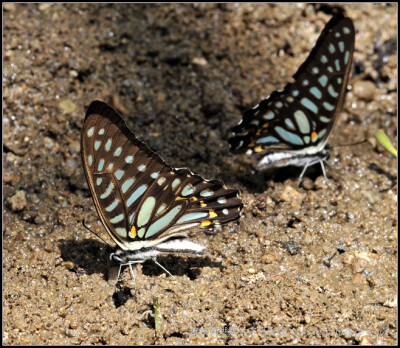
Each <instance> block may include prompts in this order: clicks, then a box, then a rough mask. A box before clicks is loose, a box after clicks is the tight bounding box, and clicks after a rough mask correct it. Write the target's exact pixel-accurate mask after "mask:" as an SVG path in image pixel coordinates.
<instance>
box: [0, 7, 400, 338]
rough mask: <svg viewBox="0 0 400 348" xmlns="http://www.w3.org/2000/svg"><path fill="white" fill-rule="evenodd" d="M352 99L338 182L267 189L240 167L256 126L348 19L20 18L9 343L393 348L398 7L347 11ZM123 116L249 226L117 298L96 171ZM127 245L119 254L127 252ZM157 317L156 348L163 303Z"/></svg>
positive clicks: (149, 12) (293, 13) (13, 61)
mask: <svg viewBox="0 0 400 348" xmlns="http://www.w3.org/2000/svg"><path fill="white" fill-rule="evenodd" d="M342 6H344V8H345V9H346V13H347V15H348V16H350V17H351V18H352V19H353V20H354V24H355V28H356V48H355V62H356V63H355V64H354V69H353V71H352V74H353V75H352V78H353V79H352V81H351V82H350V84H351V86H352V90H351V91H350V92H349V93H348V94H347V98H346V101H345V104H344V107H343V111H342V113H341V115H340V120H339V122H338V123H337V126H336V128H335V129H334V131H333V135H332V137H331V139H330V141H329V142H330V144H331V145H334V144H348V143H353V142H356V141H359V140H363V139H365V138H369V139H370V141H369V142H368V143H365V144H363V145H358V146H350V147H338V148H335V149H333V152H332V156H331V159H330V161H331V163H332V164H333V167H332V168H329V167H328V168H327V173H328V178H329V181H328V183H327V182H325V180H324V178H323V177H322V175H321V170H320V168H319V167H318V166H315V168H312V169H310V170H309V171H307V174H306V176H305V178H304V180H303V183H302V184H301V186H300V187H297V179H298V176H299V174H300V171H301V169H294V170H292V169H283V170H279V171H278V172H274V173H268V174H260V173H255V172H254V171H253V170H252V164H253V163H254V162H253V159H252V158H248V157H246V156H245V155H243V156H238V155H233V154H231V153H230V152H229V147H228V143H227V138H228V137H229V135H230V133H229V129H230V127H232V126H234V125H236V124H237V123H238V122H239V120H240V119H241V114H242V112H243V111H244V110H245V109H247V108H250V107H252V106H254V105H255V104H257V103H258V102H259V101H260V100H261V98H263V97H266V96H267V95H269V94H270V93H271V92H272V91H274V90H276V89H281V88H283V87H284V85H285V83H287V82H289V81H290V79H291V76H292V75H293V74H294V73H295V72H296V70H297V68H298V67H299V66H300V64H301V63H302V62H303V61H304V59H305V58H306V57H307V55H308V53H309V52H310V50H311V48H312V47H313V45H314V43H315V42H316V40H317V38H318V36H319V34H320V32H321V30H322V29H323V27H324V25H325V23H326V22H327V21H328V20H329V19H330V18H331V14H327V13H326V12H329V11H331V10H332V8H326V7H324V6H322V7H315V6H312V5H304V4H280V5H272V4H256V5H254V4H223V5H216V4H201V5H199V4H184V5H180V4H161V5H158V4H148V5H144V4H139V5H138V4H117V5H110V4H91V5H87V4H67V5H65V4H54V5H50V4H29V5H20V4H5V5H4V7H3V11H4V12H3V15H4V18H3V19H4V24H3V29H4V47H3V57H4V70H3V93H4V99H3V102H4V103H3V127H4V131H3V132H4V133H3V142H4V143H3V144H4V145H3V197H4V206H3V209H4V210H3V218H4V220H3V239H4V244H3V272H4V273H3V315H4V317H3V325H4V326H3V343H5V344H18V345H22V344H52V345H54V344H58V345H61V344H130V345H132V344H262V343H269V344H368V343H376V344H396V343H397V160H396V158H394V157H393V156H391V155H390V154H389V153H388V152H386V151H385V150H383V149H382V148H381V147H379V146H377V145H376V144H375V143H374V140H373V135H374V133H375V131H376V130H377V129H379V128H381V129H383V130H384V131H385V132H386V133H387V134H388V136H389V137H390V138H391V140H392V141H393V142H394V143H396V142H397V118H396V114H397V55H396V54H397V46H396V45H397V38H396V33H397V7H396V5H395V4H392V5H379V4H354V5H342ZM95 99H100V100H103V101H105V102H108V103H111V104H112V105H114V106H115V107H116V108H117V109H118V110H119V111H120V112H121V113H122V115H123V117H124V119H125V120H126V122H127V123H128V125H129V127H130V128H131V129H132V130H133V131H134V132H135V134H136V135H137V136H138V137H139V138H140V139H142V140H143V141H145V142H146V143H147V144H148V145H149V146H150V147H151V148H153V149H154V150H155V151H157V152H158V153H160V155H161V156H162V157H163V158H164V159H165V160H166V161H167V162H168V163H170V164H171V165H172V166H174V167H188V168H190V169H191V170H193V171H194V172H197V173H199V174H201V175H202V176H204V177H205V178H208V179H212V178H219V179H222V180H223V181H224V182H225V184H226V185H227V186H229V187H235V188H237V189H239V190H240V191H241V197H242V199H243V202H244V204H245V207H244V209H243V214H242V218H241V219H240V221H239V222H237V223H230V224H228V225H226V226H225V227H224V228H223V229H222V231H220V232H219V233H217V234H215V235H212V236H209V235H205V234H201V235H199V236H198V240H199V241H200V242H202V243H205V244H207V245H208V248H207V256H206V257H202V258H190V257H176V256H170V257H167V258H163V259H160V260H159V261H160V262H161V263H162V264H163V265H164V266H165V267H166V268H167V269H168V270H169V271H170V272H171V273H172V275H173V276H174V277H170V276H168V275H167V274H166V273H165V272H164V271H163V270H161V269H160V268H159V267H158V266H157V265H156V264H154V263H153V262H146V263H145V264H143V265H139V266H137V267H136V268H135V269H134V273H135V279H134V280H133V279H132V277H131V274H130V272H129V269H125V271H124V273H123V276H122V278H121V280H120V282H119V283H118V284H117V285H116V286H114V285H110V284H108V282H107V270H108V264H107V260H108V255H109V253H110V251H111V247H108V246H107V245H106V244H104V243H103V242H102V241H101V240H100V239H98V238H96V237H95V236H94V235H93V234H91V233H90V232H88V231H87V230H85V229H84V228H83V226H82V224H81V221H82V220H83V219H84V218H85V219H86V221H87V224H89V225H91V226H92V228H93V230H94V231H95V232H97V233H99V234H100V235H101V236H102V237H103V238H105V239H107V240H109V241H110V240H111V239H110V238H109V237H108V235H107V234H106V232H105V230H104V228H103V227H102V226H101V224H100V223H99V220H98V216H97V213H96V211H95V208H94V205H93V202H92V198H91V196H90V193H89V190H88V188H87V184H86V180H85V177H84V174H83V169H82V164H81V159H80V143H79V141H80V130H81V128H82V125H83V120H84V114H85V111H86V108H87V107H88V106H89V104H90V102H91V101H92V100H95ZM110 244H111V245H113V244H112V243H111V242H110ZM155 297H156V298H158V302H159V308H158V309H159V312H160V315H159V316H158V317H157V318H158V328H157V330H155V322H156V320H155V313H154V306H153V298H155Z"/></svg>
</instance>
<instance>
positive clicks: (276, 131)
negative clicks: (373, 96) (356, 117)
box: [229, 15, 355, 153]
mask: <svg viewBox="0 0 400 348" xmlns="http://www.w3.org/2000/svg"><path fill="white" fill-rule="evenodd" d="M354 40H355V32H354V25H353V21H352V20H351V19H350V18H347V17H344V16H343V15H336V16H334V17H333V18H332V19H331V20H330V21H329V22H328V23H327V24H326V26H325V28H324V30H323V31H322V33H321V35H320V37H319V39H318V41H317V43H316V45H315V47H314V48H313V49H312V51H311V53H310V55H309V56H308V58H307V60H306V61H305V62H304V63H303V64H302V65H301V66H300V68H299V69H298V71H297V72H296V74H295V75H294V76H293V78H294V80H295V81H294V82H293V83H288V84H287V85H286V86H285V88H284V90H283V91H275V92H273V93H272V94H271V95H270V96H269V97H268V98H267V99H264V100H262V101H261V102H260V103H259V104H258V105H257V106H255V107H254V108H252V109H250V110H248V111H246V112H245V113H244V116H243V120H242V122H241V123H240V124H239V125H238V126H236V127H234V128H233V129H232V131H233V132H234V133H235V134H236V135H235V136H233V137H232V138H230V139H229V143H230V146H231V151H232V152H235V153H242V152H246V151H247V152H250V153H252V152H255V153H270V152H278V151H298V152H299V153H301V152H302V151H304V150H306V149H309V151H311V152H314V153H315V152H318V151H322V150H323V148H324V146H325V145H326V142H327V139H328V137H329V135H330V133H331V131H332V127H333V126H334V124H335V121H336V120H337V118H338V115H339V113H340V110H341V108H342V105H343V102H344V100H345V95H346V88H347V83H348V79H349V73H350V67H351V64H352V60H353V51H354ZM311 148H313V149H311ZM249 150H250V151H249Z"/></svg>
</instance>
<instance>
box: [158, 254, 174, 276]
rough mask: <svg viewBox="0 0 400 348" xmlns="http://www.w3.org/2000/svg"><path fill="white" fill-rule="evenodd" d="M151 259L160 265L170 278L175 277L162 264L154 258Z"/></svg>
mask: <svg viewBox="0 0 400 348" xmlns="http://www.w3.org/2000/svg"><path fill="white" fill-rule="evenodd" d="M153 261H154V263H155V264H156V265H158V266H159V267H161V268H162V269H163V270H164V271H165V272H166V273H168V274H169V275H170V276H171V277H172V278H174V279H176V278H175V277H174V276H173V275H172V274H171V273H170V272H169V271H168V270H167V269H166V268H165V267H164V266H162V265H161V264H160V263H159V262H157V260H156V258H155V257H154V258H153Z"/></svg>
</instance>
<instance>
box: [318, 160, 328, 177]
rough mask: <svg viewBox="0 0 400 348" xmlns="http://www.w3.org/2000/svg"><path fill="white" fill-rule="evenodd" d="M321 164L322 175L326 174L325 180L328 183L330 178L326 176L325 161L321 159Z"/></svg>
mask: <svg viewBox="0 0 400 348" xmlns="http://www.w3.org/2000/svg"><path fill="white" fill-rule="evenodd" d="M319 163H320V164H321V168H322V173H323V174H324V178H325V180H326V182H328V177H327V176H326V171H325V166H324V161H323V160H322V159H320V160H319Z"/></svg>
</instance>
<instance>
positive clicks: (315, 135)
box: [311, 132, 317, 141]
mask: <svg viewBox="0 0 400 348" xmlns="http://www.w3.org/2000/svg"><path fill="white" fill-rule="evenodd" d="M316 137H317V132H312V133H311V141H314V140H315V138H316Z"/></svg>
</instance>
